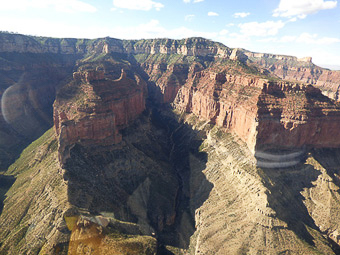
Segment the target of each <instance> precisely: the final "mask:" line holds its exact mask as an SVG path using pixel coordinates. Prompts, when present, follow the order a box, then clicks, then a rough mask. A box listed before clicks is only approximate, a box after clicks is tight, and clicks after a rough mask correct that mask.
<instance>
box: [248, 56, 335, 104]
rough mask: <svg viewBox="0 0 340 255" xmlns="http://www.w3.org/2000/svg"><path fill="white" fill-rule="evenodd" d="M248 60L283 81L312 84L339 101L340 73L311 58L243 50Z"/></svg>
mask: <svg viewBox="0 0 340 255" xmlns="http://www.w3.org/2000/svg"><path fill="white" fill-rule="evenodd" d="M243 53H244V54H245V55H246V56H247V57H248V59H249V60H250V61H251V62H253V63H255V64H256V65H258V66H260V67H262V68H265V69H266V70H268V71H269V72H271V73H273V74H275V75H276V76H278V77H280V78H281V79H284V80H288V81H298V82H303V83H310V84H312V85H315V86H317V87H319V88H320V89H321V90H322V92H323V93H324V94H325V95H327V96H329V97H331V98H333V99H335V100H339V96H338V95H339V86H340V71H330V70H327V69H324V68H321V67H319V66H316V65H314V64H313V63H312V58H311V57H305V58H300V59H299V58H297V57H292V56H283V55H274V54H267V53H254V52H250V51H245V50H243Z"/></svg>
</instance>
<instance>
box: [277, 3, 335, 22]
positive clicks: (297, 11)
mask: <svg viewBox="0 0 340 255" xmlns="http://www.w3.org/2000/svg"><path fill="white" fill-rule="evenodd" d="M336 6H337V1H324V0H280V4H279V7H278V8H277V9H275V10H274V14H273V16H274V17H279V16H280V17H298V18H300V19H302V18H305V17H306V16H307V15H308V14H312V13H316V12H318V11H321V10H327V9H333V8H335V7H336Z"/></svg>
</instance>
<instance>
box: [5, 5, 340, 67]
mask: <svg viewBox="0 0 340 255" xmlns="http://www.w3.org/2000/svg"><path fill="white" fill-rule="evenodd" d="M0 30H3V31H11V32H19V33H23V34H30V35H41V36H51V37H77V38H97V37H106V36H110V37H114V38H120V39H141V38H160V37H161V38H164V37H167V38H174V39H180V38H185V37H191V36H202V37H205V38H208V39H211V40H214V41H219V42H222V43H223V44H225V45H227V46H229V47H239V48H245V49H248V50H251V51H256V52H266V53H275V54H285V55H294V56H297V57H305V56H311V57H313V62H314V63H315V64H318V65H321V66H324V67H332V68H335V69H340V6H339V3H338V2H337V1H335V0H253V1H249V0H247V1H246V0H237V1H236V0H232V1H231V0H97V1H94V0H10V1H4V0H2V3H1V5H0Z"/></svg>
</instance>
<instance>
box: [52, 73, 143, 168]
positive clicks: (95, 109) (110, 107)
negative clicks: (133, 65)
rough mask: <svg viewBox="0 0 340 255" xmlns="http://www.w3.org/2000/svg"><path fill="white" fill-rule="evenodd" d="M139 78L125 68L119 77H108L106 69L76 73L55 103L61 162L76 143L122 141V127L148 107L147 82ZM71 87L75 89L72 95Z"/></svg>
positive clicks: (104, 144) (105, 144) (55, 119)
mask: <svg viewBox="0 0 340 255" xmlns="http://www.w3.org/2000/svg"><path fill="white" fill-rule="evenodd" d="M136 80H137V81H135V80H132V79H130V78H128V77H127V76H126V73H125V71H124V69H122V73H121V77H120V78H119V79H117V80H110V79H108V78H105V74H104V72H103V71H96V70H88V71H79V72H75V73H73V81H72V82H71V83H70V84H68V85H66V87H65V88H64V89H62V90H61V91H60V92H59V94H58V96H57V99H56V102H55V104H54V124H55V130H56V133H57V135H58V136H59V157H60V158H59V160H60V162H61V163H62V164H64V163H65V161H66V159H67V158H68V157H69V156H67V155H68V154H69V150H68V149H66V148H69V147H70V146H72V145H74V144H75V143H80V144H83V145H101V146H107V145H113V144H116V143H119V142H121V140H122V137H121V134H119V129H121V128H124V127H126V126H127V125H128V123H130V122H131V121H132V120H134V119H136V118H137V117H138V115H139V114H141V113H142V112H143V111H144V109H145V95H144V93H143V91H144V87H143V86H145V84H144V83H143V82H142V81H141V79H140V78H138V77H137V79H136ZM70 90H74V91H76V92H75V93H74V94H71V95H70V94H69V91H70ZM65 97H66V98H65Z"/></svg>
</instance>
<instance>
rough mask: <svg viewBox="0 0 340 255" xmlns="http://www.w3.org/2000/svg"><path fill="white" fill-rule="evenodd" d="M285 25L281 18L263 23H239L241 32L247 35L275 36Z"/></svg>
mask: <svg viewBox="0 0 340 255" xmlns="http://www.w3.org/2000/svg"><path fill="white" fill-rule="evenodd" d="M284 25H285V23H284V22H282V21H281V20H279V21H266V22H262V23H258V22H248V23H243V24H239V25H238V26H239V27H240V29H241V30H240V32H241V34H243V35H246V36H273V35H276V34H277V33H278V32H279V30H280V29H281V28H283V27H284Z"/></svg>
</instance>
